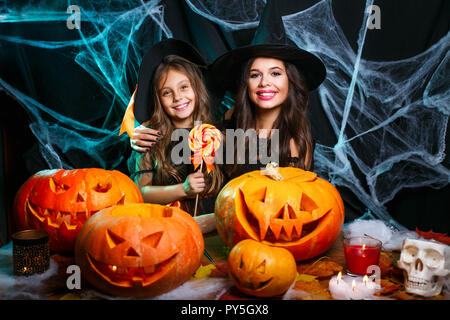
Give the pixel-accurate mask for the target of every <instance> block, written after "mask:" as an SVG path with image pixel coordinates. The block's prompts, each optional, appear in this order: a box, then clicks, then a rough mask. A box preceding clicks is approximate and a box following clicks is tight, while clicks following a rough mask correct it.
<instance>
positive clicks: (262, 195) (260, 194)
mask: <svg viewBox="0 0 450 320" xmlns="http://www.w3.org/2000/svg"><path fill="white" fill-rule="evenodd" d="M266 194H267V187H264V188H261V189H259V190H257V191H255V192H253V193H252V195H251V196H252V198H253V199H256V200H259V201H261V202H264V201H266Z"/></svg>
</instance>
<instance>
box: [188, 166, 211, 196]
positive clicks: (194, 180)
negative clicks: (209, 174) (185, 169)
mask: <svg viewBox="0 0 450 320" xmlns="http://www.w3.org/2000/svg"><path fill="white" fill-rule="evenodd" d="M205 187H206V185H205V178H204V176H203V173H202V172H201V171H196V172H194V173H191V174H190V175H188V176H187V178H186V180H185V181H184V183H183V188H184V192H185V193H186V195H187V196H193V195H196V194H198V193H201V192H203V191H204V190H205Z"/></svg>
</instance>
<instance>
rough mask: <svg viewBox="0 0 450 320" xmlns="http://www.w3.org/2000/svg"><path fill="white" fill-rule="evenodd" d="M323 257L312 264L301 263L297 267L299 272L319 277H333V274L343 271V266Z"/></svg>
mask: <svg viewBox="0 0 450 320" xmlns="http://www.w3.org/2000/svg"><path fill="white" fill-rule="evenodd" d="M324 258H326V257H322V258H320V259H319V260H316V261H314V262H313V263H310V264H305V265H300V266H298V268H297V271H298V273H299V274H309V275H312V276H316V277H319V278H326V277H331V276H332V275H334V274H336V273H338V272H342V269H343V267H342V266H341V265H340V264H338V263H336V262H334V261H331V260H327V261H324V260H323V259H324Z"/></svg>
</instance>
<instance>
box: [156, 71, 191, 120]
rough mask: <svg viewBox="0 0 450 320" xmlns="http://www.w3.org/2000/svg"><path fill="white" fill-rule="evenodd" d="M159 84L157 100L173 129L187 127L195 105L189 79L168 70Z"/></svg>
mask: <svg viewBox="0 0 450 320" xmlns="http://www.w3.org/2000/svg"><path fill="white" fill-rule="evenodd" d="M161 82H162V83H161V84H160V86H159V87H160V89H159V98H160V100H161V104H162V106H163V108H164V110H165V111H166V112H167V114H168V115H169V116H170V118H171V119H172V122H173V123H174V126H175V127H178V128H180V127H189V126H190V125H191V122H192V114H193V112H194V107H195V103H196V96H195V93H194V90H193V88H192V85H191V82H190V81H189V78H188V77H187V76H186V75H185V74H184V73H183V72H180V71H178V70H176V69H173V68H170V69H169V71H168V72H167V76H166V77H165V79H163V80H162V81H161Z"/></svg>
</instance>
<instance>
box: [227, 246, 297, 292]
mask: <svg viewBox="0 0 450 320" xmlns="http://www.w3.org/2000/svg"><path fill="white" fill-rule="evenodd" d="M228 266H229V268H228V270H229V276H230V278H231V280H232V281H233V283H234V285H235V286H236V288H238V289H239V291H242V292H244V293H246V294H249V295H252V296H256V297H273V296H277V295H281V294H283V293H285V292H286V291H287V290H288V289H289V287H290V286H291V284H292V283H293V282H294V280H295V276H296V274H297V265H296V263H295V259H294V257H293V256H292V254H291V253H290V252H289V251H288V250H286V249H283V248H278V247H274V246H269V245H266V244H263V243H261V242H259V241H255V240H251V239H246V240H242V241H241V242H239V243H238V244H236V245H235V246H234V247H233V248H232V249H231V251H230V254H229V255H228Z"/></svg>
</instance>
